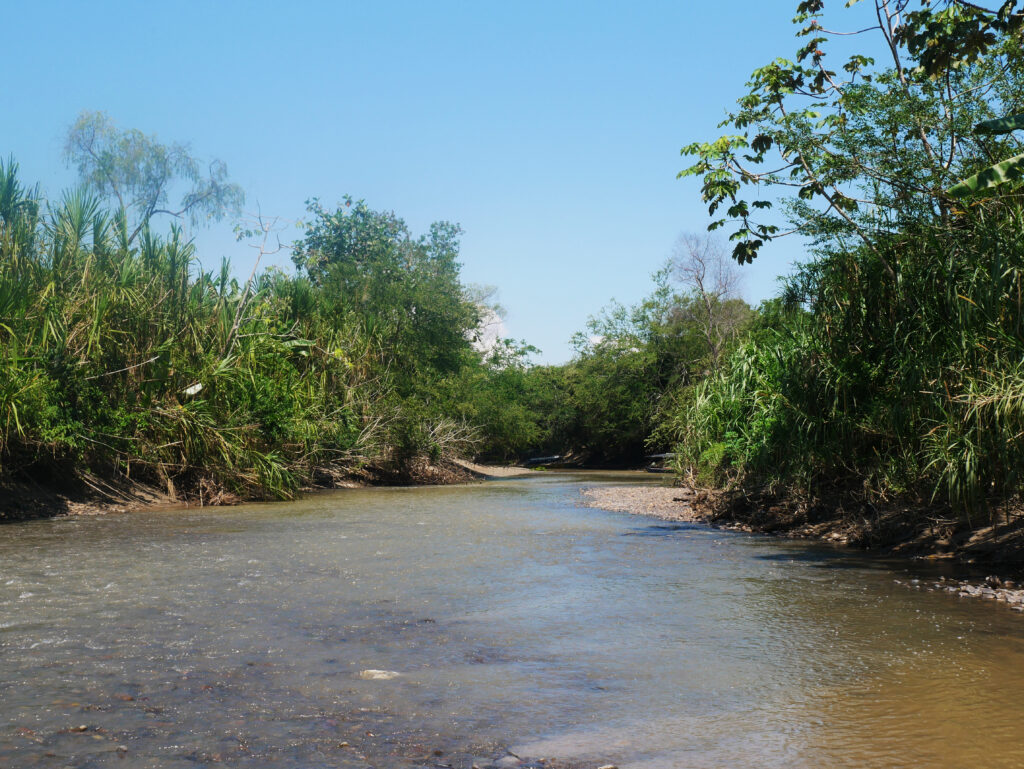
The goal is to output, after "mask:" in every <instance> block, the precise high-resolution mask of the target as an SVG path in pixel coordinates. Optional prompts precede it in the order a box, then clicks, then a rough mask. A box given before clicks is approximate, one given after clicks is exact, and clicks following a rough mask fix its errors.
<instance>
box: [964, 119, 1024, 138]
mask: <svg viewBox="0 0 1024 769" xmlns="http://www.w3.org/2000/svg"><path fill="white" fill-rule="evenodd" d="M1018 128H1024V113H1021V114H1020V115H1009V116H1008V117H1001V118H999V119H997V120H986V121H984V122H982V123H978V124H977V125H976V126H974V133H976V134H982V135H984V136H991V135H994V134H1008V133H1010V131H1016V130H1017V129H1018Z"/></svg>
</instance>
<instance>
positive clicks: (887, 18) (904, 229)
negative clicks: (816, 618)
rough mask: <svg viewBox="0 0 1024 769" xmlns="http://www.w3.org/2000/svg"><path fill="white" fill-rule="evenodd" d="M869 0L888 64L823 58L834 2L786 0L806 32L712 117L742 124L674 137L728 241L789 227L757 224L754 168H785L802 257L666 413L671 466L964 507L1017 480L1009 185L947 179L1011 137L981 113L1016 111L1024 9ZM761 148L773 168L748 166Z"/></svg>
mask: <svg viewBox="0 0 1024 769" xmlns="http://www.w3.org/2000/svg"><path fill="white" fill-rule="evenodd" d="M874 5H875V9H874V10H875V11H876V13H875V14H874V16H875V18H876V19H877V26H874V27H870V28H869V29H867V30H865V32H866V33H869V34H875V35H877V36H880V39H881V42H882V43H883V45H882V46H881V49H880V50H882V51H884V53H885V55H886V57H887V59H888V62H887V64H886V65H885V66H877V67H876V66H874V60H873V59H872V58H870V57H869V56H866V55H864V54H865V52H862V53H859V54H856V55H854V56H853V57H851V58H850V59H849V61H848V63H847V65H846V66H845V67H844V70H845V72H846V76H845V79H843V78H840V77H837V76H836V73H835V72H832V71H830V70H828V68H827V67H826V65H825V63H824V62H825V58H824V57H825V52H824V51H823V50H822V49H823V48H825V45H826V43H827V42H828V41H829V40H830V39H831V38H832V37H833V33H832V32H830V31H827V29H833V28H834V27H833V26H832V24H833V23H834V20H831V19H830V20H828V21H826V20H825V19H824V16H823V14H824V6H825V3H822V2H808V3H801V5H800V9H799V15H798V18H797V19H796V21H797V22H798V23H799V24H801V25H802V28H801V30H800V32H799V33H798V34H799V35H801V36H804V37H809V38H810V41H811V42H810V43H808V44H805V45H804V46H803V47H802V48H801V50H800V52H799V53H798V55H797V57H796V62H797V63H796V64H794V63H793V62H790V61H787V60H783V59H779V60H777V61H776V62H775V63H773V64H772V65H770V66H768V67H765V68H762V69H760V70H758V71H757V72H755V73H754V76H753V78H752V81H751V83H750V84H749V85H750V88H751V90H750V92H749V93H748V94H747V95H745V96H744V97H743V98H742V99H741V100H740V102H739V104H740V109H739V111H738V112H737V113H736V114H734V115H732V116H730V118H729V120H728V121H727V122H728V123H729V124H730V126H731V127H733V128H737V129H740V130H741V131H742V132H743V133H742V134H739V135H733V136H729V137H722V138H721V139H719V140H717V141H716V142H708V143H699V144H694V145H691V146H689V147H687V148H686V149H685V150H684V152H689V153H692V154H696V155H698V156H699V159H698V162H697V163H696V164H695V165H694V166H691V167H690V168H689V169H687V173H693V174H699V175H702V176H703V178H704V196H705V200H707V201H708V202H709V204H710V205H711V207H712V209H713V210H714V209H717V208H719V207H720V206H726V208H727V213H726V217H727V218H730V217H731V218H733V219H738V230H737V232H736V234H735V239H736V240H737V243H738V246H737V250H736V257H737V259H739V260H740V261H744V260H749V259H751V258H753V257H754V256H755V255H756V254H757V251H758V249H760V248H761V246H762V245H763V244H764V242H767V241H768V240H769V239H771V238H774V237H779V236H781V234H782V230H783V228H782V226H781V225H779V224H774V223H763V222H762V223H756V222H753V221H752V215H751V212H752V210H753V209H752V208H750V207H748V205H747V204H746V203H745V202H744V201H742V200H740V199H739V198H738V195H739V193H740V191H741V190H742V189H744V188H746V187H748V186H750V185H761V186H764V185H769V186H774V187H776V188H784V187H785V186H786V185H791V186H792V187H795V191H796V194H794V195H793V196H792V197H786V196H785V195H784V196H783V201H784V206H785V211H786V213H787V219H788V224H789V227H790V228H791V230H792V231H794V232H799V233H801V234H803V235H804V236H805V237H807V238H808V239H809V240H810V241H811V242H812V248H813V254H814V258H813V259H812V260H811V261H809V262H807V263H806V264H805V265H804V266H803V267H802V268H801V269H800V270H799V271H798V272H797V274H796V275H795V276H793V277H792V278H791V279H790V280H789V282H788V285H787V286H786V289H785V291H784V293H783V296H782V297H781V298H780V299H779V300H776V301H775V302H773V303H771V304H770V306H768V307H767V308H766V312H764V313H762V317H761V321H760V323H759V324H758V327H757V328H756V330H754V331H753V332H752V333H751V335H750V336H749V337H748V338H747V339H746V341H745V342H744V343H743V344H741V345H740V346H739V347H738V349H736V351H735V352H734V353H733V355H732V356H731V357H730V358H729V359H728V361H727V364H726V365H725V366H724V367H723V368H722V369H721V370H720V371H719V372H717V373H716V374H715V375H714V376H713V377H711V378H709V379H707V380H706V381H704V382H702V383H701V384H700V385H699V386H698V387H696V388H695V389H694V391H693V392H692V393H691V394H690V395H689V397H687V398H686V399H685V405H684V407H682V408H681V409H680V410H679V411H677V412H676V413H675V414H674V416H673V417H672V419H671V420H670V423H671V424H670V427H669V429H670V431H673V432H674V434H675V435H676V436H677V437H678V439H679V450H680V455H681V469H690V470H694V471H695V472H696V473H697V475H698V477H700V478H703V479H704V480H705V481H706V482H708V483H713V484H723V483H732V484H735V485H737V486H739V487H741V488H743V489H744V490H745V491H747V492H749V491H752V490H755V491H756V490H761V491H764V490H767V491H769V492H773V493H776V494H780V495H782V496H788V497H797V498H805V499H806V498H810V497H815V496H817V495H820V494H822V492H823V491H824V490H830V491H837V492H839V495H840V496H841V497H842V498H845V499H847V500H850V501H854V502H856V503H858V504H859V505H860V506H861V507H862V508H865V507H866V508H868V509H870V508H871V507H874V506H875V505H876V504H878V503H884V502H886V501H893V500H896V499H898V500H900V501H901V502H910V503H911V507H915V506H916V509H921V510H923V509H926V508H927V507H932V508H933V509H934V508H936V507H938V508H940V509H945V510H949V511H952V512H953V513H955V514H959V515H960V516H962V517H963V519H965V520H966V521H968V522H969V521H970V520H971V516H972V515H974V516H977V514H978V513H981V512H984V511H989V512H990V511H992V510H994V509H997V508H999V507H1003V506H1005V505H1006V504H1007V503H1009V502H1011V501H1012V500H1014V499H1015V498H1016V497H1017V496H1018V495H1019V493H1020V489H1021V481H1022V477H1021V472H1022V468H1024V442H1022V436H1024V409H1022V404H1024V368H1022V361H1024V326H1022V323H1024V317H1022V305H1021V302H1022V296H1024V245H1022V244H1024V198H1022V196H1021V187H1020V183H1019V175H1016V176H1015V175H1014V174H1012V173H1010V174H1001V175H1000V176H999V178H998V180H996V181H999V182H1001V184H1000V185H999V186H995V184H994V183H993V184H988V185H982V184H978V183H977V182H976V181H974V182H971V184H969V185H967V186H971V187H972V189H971V190H970V191H969V192H975V191H976V192H977V193H978V194H974V195H973V196H971V195H970V194H967V195H965V194H963V191H962V190H960V189H958V188H957V187H956V186H953V187H952V192H950V191H949V190H950V189H951V185H955V182H956V181H957V179H959V178H963V177H966V176H969V175H970V174H974V173H976V172H980V173H981V174H982V175H985V174H988V175H992V172H991V170H986V169H990V168H991V167H992V164H993V162H995V161H999V160H1000V159H1001V158H1004V157H1006V156H1007V155H1016V153H1019V152H1020V149H1019V146H1020V145H1019V139H1018V138H1016V137H1014V136H1012V135H1011V134H1010V133H1009V132H1008V130H1007V131H1004V130H1000V131H999V132H998V134H999V135H998V136H995V137H994V138H993V139H987V138H986V137H985V136H984V135H983V134H985V133H988V134H992V133H996V132H993V131H991V130H989V131H978V130H975V128H974V126H975V123H976V122H977V121H992V120H993V119H994V118H999V117H1000V116H1001V115H1008V114H1011V113H1019V112H1021V110H1022V108H1024V59H1022V50H1024V47H1022V39H1021V33H1020V32H1021V26H1022V16H1021V13H1020V12H1019V11H1017V10H1016V8H1015V6H1016V3H1014V2H1008V3H1005V4H1004V5H1003V6H1001V7H1000V8H998V9H994V10H992V11H986V10H985V9H984V8H983V7H981V6H979V5H976V4H972V3H962V2H956V1H955V0H953V1H951V2H943V3H930V2H924V3H921V4H920V5H921V8H920V10H919V11H911V10H910V5H911V4H910V3H909V2H904V3H892V2H886V1H885V0H876V2H875V3H874ZM1000 122H1001V123H1002V122H1004V121H1000ZM1005 122H1006V127H1007V129H1009V128H1012V125H1013V121H1005ZM982 125H983V127H984V126H985V125H992V123H991V122H985V123H983V124H982ZM773 148H777V150H778V152H779V154H780V155H781V156H782V160H783V161H784V167H783V169H782V171H778V170H772V171H765V172H762V171H758V170H754V167H755V166H758V165H760V164H765V163H768V162H769V160H770V159H769V158H768V153H769V151H770V150H772V149H773ZM744 152H746V154H744ZM977 178H978V177H972V179H974V180H976V179H977ZM968 181H969V182H970V181H971V180H968ZM724 223H726V222H725V220H719V221H718V222H716V223H715V225H713V226H717V225H719V224H724ZM826 496H828V495H826ZM929 514H932V513H929ZM975 520H977V518H975Z"/></svg>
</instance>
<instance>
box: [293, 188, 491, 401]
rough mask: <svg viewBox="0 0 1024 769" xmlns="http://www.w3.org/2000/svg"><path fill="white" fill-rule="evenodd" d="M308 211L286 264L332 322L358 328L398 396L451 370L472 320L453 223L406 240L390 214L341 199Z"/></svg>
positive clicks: (474, 312) (466, 347)
mask: <svg viewBox="0 0 1024 769" xmlns="http://www.w3.org/2000/svg"><path fill="white" fill-rule="evenodd" d="M309 211H310V213H311V214H312V216H313V221H312V222H311V224H310V225H309V226H308V228H307V231H306V235H305V237H304V238H303V239H302V240H301V241H299V242H297V243H295V244H293V251H292V259H293V261H294V262H295V265H296V267H297V268H298V269H299V270H300V271H302V272H305V274H306V275H307V276H308V278H309V280H310V282H311V283H312V284H313V285H314V286H315V287H316V288H317V290H318V292H319V296H320V298H321V301H322V304H323V306H324V307H325V308H329V313H330V315H331V317H332V318H333V322H334V323H336V324H344V323H346V322H348V323H351V325H353V326H358V327H359V328H360V329H361V333H362V334H363V335H364V336H366V337H367V338H372V339H374V340H375V343H376V344H378V345H380V347H381V349H382V350H384V351H385V354H386V356H387V357H388V360H389V361H390V363H391V364H393V370H392V374H393V376H394V377H395V381H396V383H397V384H398V387H399V389H400V391H401V392H402V393H403V394H407V393H408V392H409V391H411V390H413V389H416V388H418V387H420V385H422V384H424V383H426V382H429V381H431V380H432V376H434V375H438V374H440V375H444V374H447V373H451V372H454V371H456V370H458V369H459V367H460V366H461V365H462V364H463V363H464V361H465V356H466V355H468V354H470V353H471V350H472V348H471V342H470V337H471V335H472V332H473V330H474V329H476V327H477V324H478V322H479V308H478V307H477V306H476V305H475V304H474V303H473V302H472V301H470V300H468V299H467V297H466V293H465V289H464V288H463V286H462V284H461V283H460V281H459V262H458V253H459V234H460V233H461V230H460V229H459V227H458V225H455V224H452V223H450V222H435V223H433V224H432V225H431V226H430V231H429V233H428V234H426V235H423V236H420V237H414V236H413V235H412V233H411V232H410V231H409V229H408V227H407V226H406V224H405V222H404V221H403V220H402V219H400V218H399V217H398V216H396V215H395V214H394V213H393V212H385V211H375V210H373V209H371V208H370V207H369V206H367V205H366V203H365V202H363V201H357V202H353V200H352V198H349V197H346V198H345V199H344V205H342V206H340V207H339V208H338V209H337V210H335V211H333V212H332V211H329V210H327V209H326V208H324V207H323V206H322V205H321V204H320V203H319V201H316V200H313V201H311V202H310V203H309ZM427 371H429V372H431V376H428V377H424V376H420V375H421V374H423V373H425V372H427Z"/></svg>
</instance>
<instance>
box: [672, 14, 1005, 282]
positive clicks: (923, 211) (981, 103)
mask: <svg viewBox="0 0 1024 769" xmlns="http://www.w3.org/2000/svg"><path fill="white" fill-rule="evenodd" d="M871 4H872V5H873V6H874V8H873V11H874V13H872V14H870V16H871V19H872V22H873V23H870V24H868V25H867V26H866V27H865V28H863V29H860V30H859V31H855V30H851V31H849V32H847V31H843V30H836V29H832V28H831V27H830V26H829V25H830V24H831V22H830V21H828V20H826V18H825V2H824V0H807V1H805V2H802V3H800V4H799V6H798V8H797V16H796V18H795V19H794V22H795V23H796V24H797V25H798V26H799V31H798V32H797V36H798V37H799V38H802V43H801V45H800V47H799V49H798V50H797V52H796V54H795V56H794V57H793V58H792V59H785V58H778V59H776V60H774V61H773V62H771V63H770V64H767V65H766V66H764V67H761V68H759V69H757V70H755V71H754V73H753V74H752V76H751V79H750V81H749V82H748V84H747V86H748V89H749V90H748V91H747V93H746V94H744V95H743V96H742V98H740V99H739V101H738V103H737V104H738V108H737V109H735V110H734V111H732V112H731V113H730V114H729V115H728V117H727V118H726V120H725V121H723V123H722V124H721V125H722V126H723V127H727V128H729V129H731V130H732V133H728V134H725V135H723V136H720V137H718V138H717V139H715V140H713V141H710V142H695V143H692V144H689V145H687V146H686V147H684V148H683V150H682V152H683V154H684V155H690V156H693V157H695V158H696V162H694V163H693V164H692V165H690V166H689V167H688V168H686V169H684V170H683V171H682V172H680V176H690V175H693V176H699V177H701V179H702V182H703V185H702V196H703V199H704V201H705V202H706V203H708V210H709V212H710V213H711V214H712V215H716V216H717V218H716V219H715V220H714V221H713V222H712V223H711V225H710V226H709V229H715V228H718V227H722V226H726V225H732V226H734V230H733V232H732V233H731V234H730V238H731V240H733V241H734V242H735V246H734V249H733V255H734V257H735V258H736V260H737V261H738V262H740V263H743V262H749V261H751V260H752V259H754V258H755V257H756V256H757V254H758V253H759V251H760V248H761V247H762V246H763V245H764V243H766V242H768V241H770V240H772V239H773V238H777V237H781V236H783V235H787V234H793V233H800V234H802V235H804V236H805V237H808V238H810V239H811V240H813V241H816V242H819V243H822V242H824V243H834V242H837V241H839V240H843V239H848V238H850V237H853V238H856V239H859V240H860V241H861V242H863V243H864V244H865V245H866V247H867V248H868V249H869V250H872V251H874V252H875V254H876V258H879V259H880V260H881V261H882V263H883V266H884V268H885V270H886V271H887V273H888V274H889V276H890V278H892V277H895V274H896V273H895V269H894V266H893V265H892V264H891V261H892V259H891V255H886V254H883V253H882V252H881V251H880V250H878V249H877V247H876V246H877V242H878V239H879V238H882V237H885V236H887V235H890V234H892V233H894V232H899V231H901V230H904V229H906V228H907V227H908V226H911V225H912V223H914V222H921V221H924V220H930V219H932V218H939V219H942V220H945V219H947V218H948V217H949V216H950V214H951V212H952V211H953V210H954V206H955V200H954V198H953V197H952V196H950V195H949V194H948V193H947V192H946V190H947V189H948V187H949V186H950V184H952V183H953V182H955V181H956V180H957V179H959V178H961V177H963V176H967V175H970V174H971V173H974V172H975V171H977V170H979V169H980V168H983V167H986V166H988V165H990V164H991V162H992V160H993V153H995V157H999V156H1003V155H1005V154H1006V153H1005V152H1003V148H1002V147H1001V146H998V145H999V144H1000V142H992V141H989V142H987V143H986V142H985V141H984V140H982V139H981V138H980V137H978V136H977V135H976V134H975V133H974V132H973V126H974V124H975V123H977V122H979V121H983V120H988V119H992V118H995V117H999V116H1001V115H1005V114H1008V113H1012V112H1019V111H1020V108H1021V107H1022V106H1024V55H1022V51H1021V36H1020V35H1021V18H1022V17H1021V14H1020V13H1018V12H1016V11H1015V8H1016V5H1017V3H1016V2H1014V0H1009V1H1008V2H1005V3H1004V4H1003V5H1001V6H1000V7H999V8H997V9H993V10H986V9H984V8H982V7H980V6H978V5H976V4H974V3H969V2H963V1H961V0H946V1H945V2H931V1H930V0H922V2H921V3H920V8H919V10H916V11H910V10H909V7H910V5H911V3H910V2H909V0H872V3H871ZM847 5H851V4H847ZM852 5H858V4H856V3H854V4H852ZM859 7H860V6H859ZM850 13H852V12H850ZM847 35H857V36H860V39H861V40H862V51H860V52H858V53H854V54H852V55H848V56H847V58H846V61H845V62H844V63H842V65H841V66H840V67H836V68H835V69H832V68H830V65H829V64H828V52H829V47H830V45H832V44H833V43H834V41H835V40H836V38H838V37H842V38H843V39H844V40H849V38H848V37H846V36H847ZM876 58H877V60H878V62H880V63H876ZM1008 142H1012V140H1006V139H1004V140H1002V141H1001V143H1002V144H1006V143H1008ZM747 192H752V193H753V197H750V196H748V195H747V194H746V193H747ZM774 195H777V196H781V197H782V198H783V200H784V203H785V213H786V218H787V220H788V223H789V226H788V227H787V228H783V226H782V225H781V224H780V223H779V222H778V221H777V220H772V219H771V218H762V217H764V216H766V215H767V210H768V209H771V208H772V207H773V201H772V200H771V197H772V196H774ZM723 214H724V216H723Z"/></svg>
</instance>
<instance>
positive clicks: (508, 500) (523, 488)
mask: <svg viewBox="0 0 1024 769" xmlns="http://www.w3.org/2000/svg"><path fill="white" fill-rule="evenodd" d="M624 478H625V479H627V480H633V481H637V482H642V481H644V480H645V478H643V477H641V476H638V475H634V476H619V477H612V476H603V475H602V476H597V475H592V476H580V475H562V474H538V475H537V477H532V478H527V479H515V480H508V481H501V482H489V483H486V484H480V485H473V486H463V487H448V488H417V489H368V490H358V491H341V492H336V493H328V494H322V495H317V496H313V497H310V498H308V499H305V500H302V501H299V502H291V503H287V504H275V505H252V506H246V507H237V508H228V509H205V510H186V511H174V512H155V513H144V514H133V515H121V516H106V517H98V518H70V519H58V520H50V521H37V522H31V523H23V524H14V525H8V526H3V527H0V767H4V768H5V769H6V767H36V766H40V767H107V766H120V767H126V766H131V767H160V768H161V769H165V768H167V769H171V768H174V767H197V766H207V765H210V766H244V767H264V766H266V767H295V768H299V767H301V768H302V769H306V768H307V767H365V766H375V767H391V766H394V767H406V766H435V765H436V766H445V765H449V766H453V767H465V769H468V768H469V767H470V766H471V764H472V763H473V762H474V761H476V762H477V763H478V764H480V765H483V764H484V763H486V762H488V761H492V760H494V759H495V758H498V757H500V756H502V755H504V753H505V751H506V749H509V750H512V751H513V752H515V753H516V754H518V755H519V756H522V757H524V758H530V759H534V760H535V759H539V758H555V759H557V760H558V762H560V763H561V764H562V765H578V766H584V767H586V766H597V765H599V764H607V763H614V764H617V765H618V766H619V767H622V769H627V768H629V767H644V768H645V769H656V768H657V769H661V768H662V767H664V768H666V769H676V768H680V769H683V768H686V767H737V768H739V767H787V768H790V767H808V768H810V767H815V768H817V767H859V768H863V767H887V768H894V767H908V768H909V767H914V769H922V768H923V767H944V768H946V767H972V768H977V767H1020V766H1022V765H1024V616H1022V615H1020V614H1016V613H1014V612H1012V611H1010V610H1009V609H1007V608H1005V607H1003V606H996V605H992V604H990V603H983V602H980V601H972V600H964V599H960V598H957V597H955V596H951V595H948V594H944V593H928V592H923V591H914V590H911V589H909V588H907V587H906V586H904V585H900V584H896V583H895V582H894V577H902V576H903V575H902V573H897V572H896V571H893V568H894V567H893V566H892V564H889V565H886V564H884V563H881V562H879V561H873V560H870V559H867V558H862V557H860V556H857V555H855V554H850V553H842V552H840V551H835V550H830V549H825V548H815V547H812V546H808V545H806V544H797V543H788V542H781V541H777V540H773V539H769V538H764V537H756V536H750V535H744V534H735V533H729V532H722V531H715V530H711V529H707V528H704V527H701V526H691V525H683V524H665V523H662V522H659V521H655V520H651V519H645V518H638V517H631V516H628V515H624V514H619V513H610V512H604V511H600V510H592V509H586V508H583V507H581V506H580V505H579V498H580V497H579V489H580V486H581V484H584V485H585V484H590V483H605V482H616V483H622V482H623V480H624ZM647 479H648V480H649V477H648V478H647ZM895 568H897V569H903V568H906V566H905V565H897V566H896V567H895ZM366 670H383V671H394V672H397V673H399V674H400V675H399V676H397V677H395V678H391V679H390V680H365V679H364V678H361V677H360V673H361V672H362V671H366ZM82 727H85V728H84V729H82Z"/></svg>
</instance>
